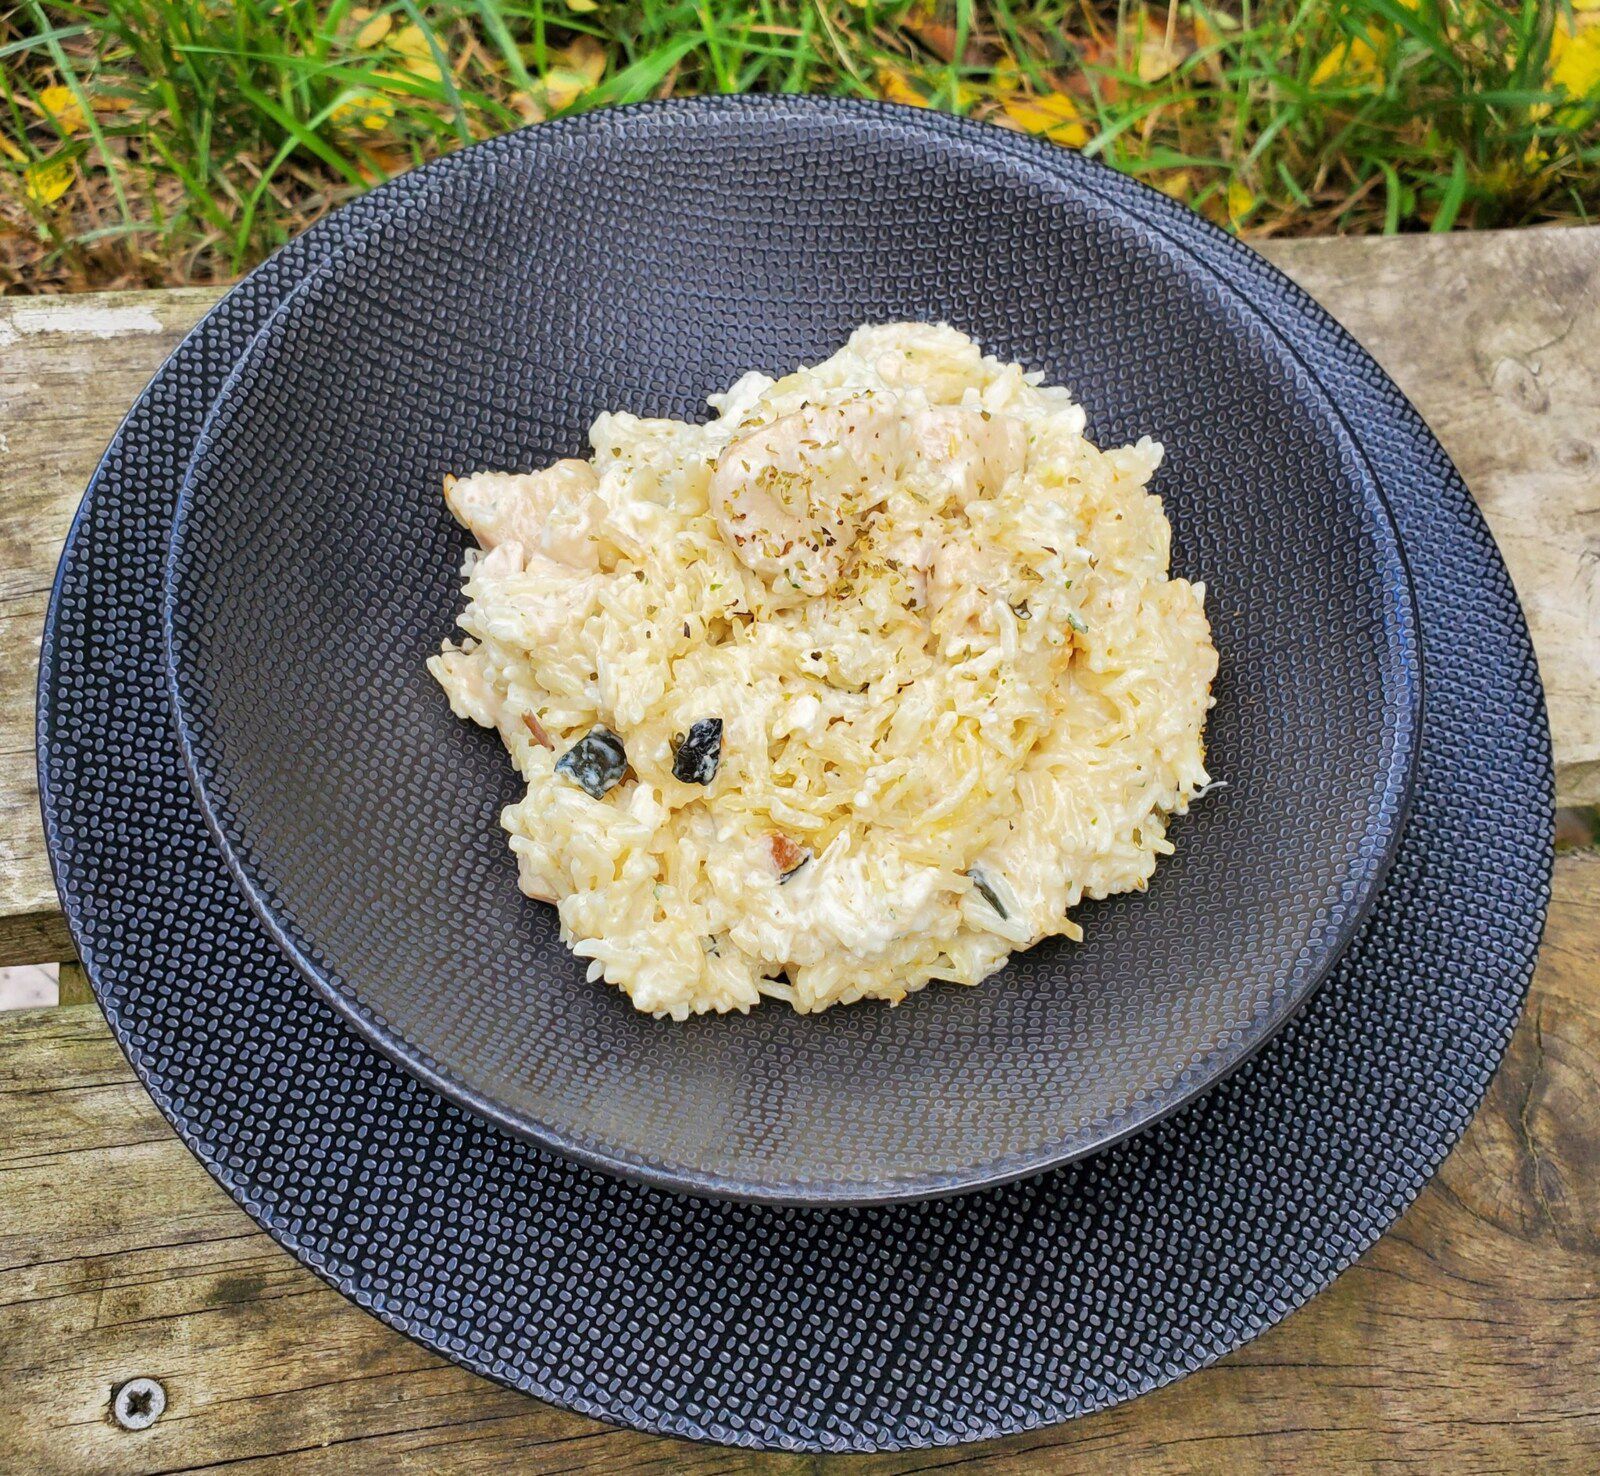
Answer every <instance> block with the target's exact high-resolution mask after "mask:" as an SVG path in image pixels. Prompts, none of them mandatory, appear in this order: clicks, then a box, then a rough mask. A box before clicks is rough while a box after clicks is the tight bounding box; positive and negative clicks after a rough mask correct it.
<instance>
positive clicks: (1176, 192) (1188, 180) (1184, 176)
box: [1154, 169, 1194, 203]
mask: <svg viewBox="0 0 1600 1476" xmlns="http://www.w3.org/2000/svg"><path fill="white" fill-rule="evenodd" d="M1154 183H1155V187H1156V188H1157V189H1158V190H1160V191H1161V193H1162V194H1163V195H1170V196H1171V197H1172V198H1173V199H1174V200H1181V201H1183V202H1185V203H1187V202H1188V199H1189V192H1190V190H1191V189H1192V188H1193V187H1194V176H1193V175H1191V174H1190V173H1189V171H1188V170H1187V169H1173V170H1170V171H1168V172H1167V173H1166V174H1163V175H1160V176H1159V177H1158V178H1157V179H1156V180H1155V181H1154Z"/></svg>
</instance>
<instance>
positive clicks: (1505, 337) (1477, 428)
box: [1264, 227, 1600, 805]
mask: <svg viewBox="0 0 1600 1476" xmlns="http://www.w3.org/2000/svg"><path fill="white" fill-rule="evenodd" d="M1264 249H1265V250H1266V251H1267V253H1268V255H1270V256H1271V257H1272V258H1273V259H1274V260H1275V261H1276V262H1277V263H1278V265H1279V266H1281V267H1282V268H1283V269H1284V270H1285V271H1286V272H1288V273H1289V275H1290V276H1292V277H1294V278H1295V279H1296V280H1298V281H1299V283H1300V285H1301V286H1302V287H1304V288H1305V289H1306V291H1308V292H1309V293H1310V294H1311V295H1312V296H1313V297H1315V298H1316V299H1317V300H1318V301H1319V302H1321V303H1322V305H1323V306H1324V307H1326V308H1327V309H1328V311H1329V312H1331V313H1332V314H1333V316H1334V317H1336V318H1337V319H1338V320H1339V321H1340V322H1341V323H1343V324H1344V325H1345V327H1346V328H1348V329H1349V330H1350V332H1351V333H1352V334H1354V335H1355V337H1356V338H1358V339H1359V340H1360V341H1361V343H1362V344H1363V346H1364V347H1365V348H1366V349H1367V351H1368V352H1369V353H1371V354H1372V356H1373V357H1374V358H1375V359H1377V361H1378V362H1379V363H1380V364H1382V365H1383V367H1384V368H1385V369H1386V370H1388V372H1389V374H1390V375H1391V377H1392V378H1393V379H1394V381H1395V383H1396V384H1398V385H1399V386H1400V388H1401V389H1403V390H1404V391H1405V392H1406V394H1407V395H1409V396H1410V397H1411V401H1412V403H1413V404H1414V405H1416V407H1417V408H1418V409H1419V410H1420V411H1421V412H1422V414H1423V416H1424V417H1425V418H1426V420H1427V422H1428V424H1429V425H1430V426H1431V427H1432V428H1433V431H1434V434H1435V435H1437V436H1438V437H1439V440H1440V442H1441V443H1442V444H1443V446H1444V448H1445V450H1446V451H1448V452H1449V453H1450V456H1451V458H1452V459H1453V460H1454V461H1455V464H1456V465H1457V466H1458V467H1459V468H1460V470H1461V474H1462V476H1463V477H1465V478H1466V482H1467V485H1468V486H1469V487H1470V488H1471V489H1472V495H1473V496H1474V497H1475V498H1476V499H1477V501H1478V506H1479V507H1481V508H1482V509H1483V513H1484V516H1485V517H1486V518H1488V520H1489V526H1490V527H1491V528H1492V529H1493V530H1494V536H1495V539H1496V541H1497V542H1498V543H1499V545H1500V548H1501V551H1502V552H1503V553H1504V554H1505V558H1506V564H1507V565H1508V567H1509V568H1510V570H1511V577H1512V579H1513V581H1514V582H1515V583H1516V586H1517V594H1518V595H1519V596H1520V598H1521V600H1522V607H1523V609H1524V610H1526V611H1527V615H1528V625H1529V628H1530V629H1531V630H1532V632H1533V641H1534V646H1535V647H1536V648H1537V650H1538V653H1539V667H1540V671H1541V673H1542V675H1543V677H1544V685H1545V695H1546V697H1547V699H1548V701H1549V705H1550V728H1551V735H1552V737H1553V739H1554V744H1555V753H1556V787H1557V790H1558V792H1559V795H1560V799H1559V803H1562V804H1568V805H1578V804H1590V805H1592V804H1597V803H1600V352H1597V351H1596V347H1595V346H1596V344H1600V227H1588V228H1585V229H1581V230H1572V231H1564V230H1544V231H1535V232H1516V231H1487V232H1483V233H1481V234H1479V233H1466V234H1461V235H1441V236H1406V237H1396V238H1393V239H1391V240H1387V241H1373V240H1358V239H1356V238H1353V237H1345V238H1332V239H1328V240H1321V241H1284V242H1279V243H1272V244H1269V245H1267V246H1265V247H1264Z"/></svg>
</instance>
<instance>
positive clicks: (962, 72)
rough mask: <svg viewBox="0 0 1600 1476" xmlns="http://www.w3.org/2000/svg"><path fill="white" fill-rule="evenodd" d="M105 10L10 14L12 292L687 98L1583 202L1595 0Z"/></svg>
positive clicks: (1527, 210)
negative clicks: (953, 115)
mask: <svg viewBox="0 0 1600 1476" xmlns="http://www.w3.org/2000/svg"><path fill="white" fill-rule="evenodd" d="M1580 5H1581V6H1583V7H1587V8H1580V9H1579V10H1578V11H1577V12H1576V13H1574V12H1573V11H1571V10H1569V9H1567V8H1566V4H1565V3H1564V0H1562V3H1556V0H1523V3H1512V0H1508V3H1502V4H1495V3H1488V0H1482V3H1479V0H1469V3H1448V4H1447V3H1444V0H1230V3H1228V4H1225V5H1210V4H1206V3H1200V0H1196V3H1186V4H1181V5H1179V4H1173V5H1171V6H1157V5H1151V6H1146V7H1140V6H1135V5H1129V4H1126V3H1123V4H1120V5H1117V4H1101V3H1093V0H1054V3H1033V0H997V3H994V4H990V5H983V6H979V5H974V4H972V3H971V0H960V3H954V4H951V3H946V4H943V5H939V6H932V5H929V4H927V3H925V0H902V3H895V4H875V3H867V4H863V5H859V6H858V5H856V4H854V3H849V0H815V3H811V4H779V3H775V0H744V3H728V0H644V3H634V4H623V3H609V0H598V3H597V0H576V3H572V0H567V3H559V0H551V3H509V0H451V3H439V4H420V3H412V0H400V3H391V4H387V5H381V6H376V7H374V8H373V9H372V10H370V11H369V10H364V9H361V8H358V7H355V6H352V5H351V4H348V3H339V0H334V3H331V4H310V3H302V0H279V3H265V0H242V3H238V4H230V3H227V0H99V3H93V4H58V5H43V4H36V3H25V4H15V5H12V6H10V7H9V8H8V9H5V10H0V286H4V287H10V288H18V287H20V288H23V289H27V290H51V289H58V288H64V287H78V286H103V285H113V284H128V285H132V284H140V283H161V282H184V281H213V280H223V279H226V278H228V277H230V276H233V275H236V274H237V273H238V272H239V271H241V270H243V269H245V268H247V267H248V266H249V265H251V264H252V263H253V262H255V261H257V260H259V259H260V258H261V257H262V256H263V255H265V254H266V253H267V252H268V251H270V250H271V249H273V248H274V247H275V246H277V245H279V244H281V243H282V242H283V241H284V240H285V239H287V238H288V237H289V236H290V235H292V234H294V233H295V232H296V231H298V230H300V229H302V228H303V227H304V226H305V225H307V224H309V223H310V221H312V220H313V219H315V218H316V216H317V215H319V214H320V213H322V212H323V211H325V210H327V209H329V208H330V207H332V206H334V205H337V204H339V203H340V202H341V201H343V200H346V199H349V198H350V197H351V196H353V195H355V194H357V193H359V192H360V191H362V190H364V189H366V188H368V187H370V186H371V185H372V184H374V183H377V182H379V181H381V180H383V179H385V178H387V177H389V176H390V175H392V174H394V173H396V172H398V171H400V170H403V169H406V168H408V167H410V166H411V165H413V164H415V163H418V162H421V161H423V160H426V159H429V158H433V157H436V156H437V155H439V154H440V153H443V152H446V151H448V150H450V149H453V148H456V147H458V146H460V145H461V144H463V143H465V142H468V141H470V140H472V139H476V138H483V137H487V136H489V135H491V134H495V133H499V132H502V131H504V130H506V129H508V128H514V127H518V126H521V125H522V124H524V123H527V122H533V121H537V120H539V119H541V118H545V117H551V116H557V115H559V114H561V113H564V112H571V111H582V110H585V109H588V108H594V107H600V106H604V105H606V104H611V103H622V102H633V101H637V100H639V99H643V98H649V97H660V96H666V95H670V94H683V93H695V92H746V91H768V92H771V91H815V92H828V93H834V94H840V95H845V96H860V97H876V96H886V97H889V98H891V99H894V100H899V101H907V102H914V103H917V104H920V105H925V106H930V107H937V108H943V109H947V110H951V111H956V112H963V113H969V114H973V115H975V116H978V117H984V118H991V119H994V120H996V121H1001V122H1006V123H1008V124H1010V125H1012V126H1023V127H1026V128H1029V129H1031V130H1033V131H1036V132H1043V133H1046V134H1047V136H1050V137H1052V138H1054V139H1056V140H1057V141H1059V142H1061V143H1063V145H1065V146H1076V147H1081V148H1083V149H1085V150H1086V151H1087V152H1089V153H1092V154H1096V155H1098V156H1099V157H1101V158H1103V159H1104V160H1105V161H1106V162H1107V163H1109V164H1111V165H1112V166H1113V167H1115V168H1117V169H1121V170H1124V171H1126V172H1128V173H1130V174H1134V175H1138V176H1140V177H1142V178H1145V179H1147V180H1149V181H1150V182H1151V183H1153V184H1155V185H1157V186H1158V187H1160V188H1163V189H1166V190H1167V191H1168V192H1169V193H1171V194H1174V195H1176V196H1178V197H1179V198H1182V199H1184V200H1186V201H1188V203H1190V204H1192V205H1193V206H1194V207H1195V208H1197V209H1199V210H1201V211H1203V212H1205V213H1207V214H1209V215H1211V216H1212V217H1213V218H1214V219H1217V220H1219V221H1221V222H1222V223H1224V224H1228V225H1230V226H1232V227H1234V228H1236V229H1240V230H1242V231H1245V232H1247V233H1255V234H1272V233H1306V232H1314V231H1385V232H1395V231H1416V230H1429V229H1432V230H1444V229H1449V228H1451V227H1455V226H1468V225H1472V226H1496V225H1519V224H1531V223H1537V222H1545V221H1558V220H1587V219H1590V218H1592V217H1594V216H1595V214H1596V213H1597V212H1600V8H1596V7H1600V0H1580Z"/></svg>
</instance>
